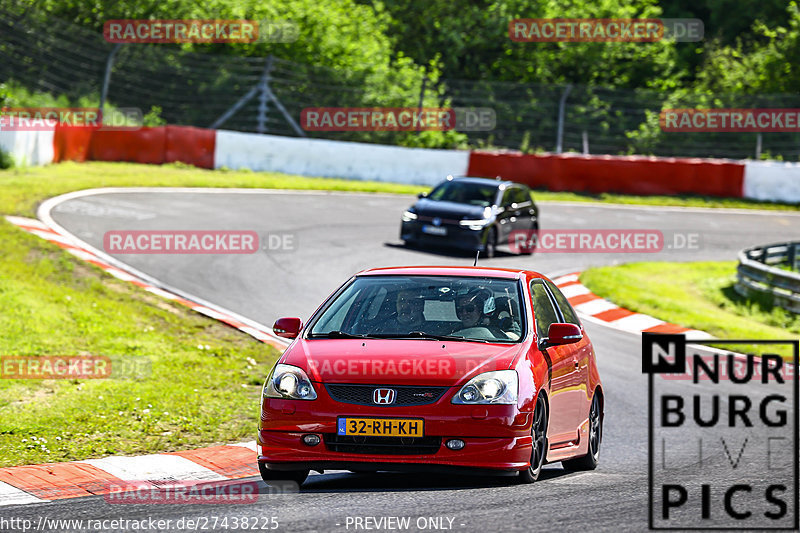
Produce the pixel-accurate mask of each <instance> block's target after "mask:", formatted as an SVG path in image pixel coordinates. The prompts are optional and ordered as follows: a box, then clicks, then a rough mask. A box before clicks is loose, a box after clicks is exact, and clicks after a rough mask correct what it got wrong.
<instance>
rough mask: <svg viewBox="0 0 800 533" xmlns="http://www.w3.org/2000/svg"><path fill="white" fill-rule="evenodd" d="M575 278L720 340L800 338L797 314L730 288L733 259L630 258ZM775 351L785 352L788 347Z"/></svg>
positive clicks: (603, 294) (625, 303) (618, 300)
mask: <svg viewBox="0 0 800 533" xmlns="http://www.w3.org/2000/svg"><path fill="white" fill-rule="evenodd" d="M580 279H581V283H583V284H584V285H586V286H587V287H588V288H589V289H590V290H591V291H592V292H593V293H595V294H597V295H598V296H600V297H602V298H606V299H608V300H610V301H612V302H614V303H615V304H617V305H619V306H620V307H624V308H626V309H630V310H631V311H636V312H639V313H645V314H648V315H651V316H654V317H656V318H659V319H661V320H665V321H667V322H671V323H673V324H679V325H681V326H685V327H688V328H693V329H699V330H702V331H706V332H708V333H710V334H711V335H713V336H715V337H718V338H720V339H725V338H729V339H798V338H800V316H798V315H794V314H792V313H790V312H789V311H786V310H784V309H782V308H780V307H774V306H772V305H771V303H770V302H768V301H767V300H766V299H764V300H748V299H746V298H743V297H742V296H740V295H739V294H738V293H737V292H736V291H735V290H734V288H733V286H734V283H735V280H736V262H735V261H719V262H717V261H708V262H698V263H666V262H645V263H630V264H626V265H619V266H610V267H598V268H590V269H588V270H586V271H585V272H583V273H582V274H581V278H580ZM729 348H730V346H729ZM755 348H758V349H756V350H755V351H757V352H759V351H763V348H760V347H755ZM741 349H743V348H741ZM770 351H774V350H770ZM780 353H781V354H782V355H784V356H788V355H789V354H790V351H789V350H788V349H787V350H780Z"/></svg>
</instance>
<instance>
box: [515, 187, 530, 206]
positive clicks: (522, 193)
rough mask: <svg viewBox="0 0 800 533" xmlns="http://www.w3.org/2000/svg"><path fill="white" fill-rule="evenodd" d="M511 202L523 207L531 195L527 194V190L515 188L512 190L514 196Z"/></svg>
mask: <svg viewBox="0 0 800 533" xmlns="http://www.w3.org/2000/svg"><path fill="white" fill-rule="evenodd" d="M512 201H513V202H516V203H517V204H520V205H523V204H527V203H528V202H530V201H531V195H530V193H529V192H528V189H523V188H521V187H517V188H515V189H514V196H513V198H512Z"/></svg>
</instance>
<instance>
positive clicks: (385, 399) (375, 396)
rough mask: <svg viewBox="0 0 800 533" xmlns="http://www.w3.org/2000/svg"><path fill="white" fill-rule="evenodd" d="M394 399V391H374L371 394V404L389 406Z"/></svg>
mask: <svg viewBox="0 0 800 533" xmlns="http://www.w3.org/2000/svg"><path fill="white" fill-rule="evenodd" d="M396 397H397V392H395V390H394V389H375V391H374V392H373V393H372V402H373V403H376V404H378V405H389V404H393V403H394V400H395V398H396Z"/></svg>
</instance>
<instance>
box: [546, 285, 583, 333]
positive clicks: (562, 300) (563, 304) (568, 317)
mask: <svg viewBox="0 0 800 533" xmlns="http://www.w3.org/2000/svg"><path fill="white" fill-rule="evenodd" d="M546 283H547V286H548V287H549V288H550V291H551V292H552V293H553V296H554V297H555V299H556V302H557V303H558V307H559V308H560V309H561V314H562V315H564V321H565V322H569V323H570V324H575V325H576V326H580V325H581V321H580V320H578V315H577V313H575V310H574V309H573V308H572V306H571V305H570V303H569V301H568V300H567V297H566V296H564V294H562V292H561V291H560V290H559V289H558V287H556V285H555V283H553V282H552V281H547V282H546Z"/></svg>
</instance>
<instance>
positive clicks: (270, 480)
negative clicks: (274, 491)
mask: <svg viewBox="0 0 800 533" xmlns="http://www.w3.org/2000/svg"><path fill="white" fill-rule="evenodd" d="M258 471H259V472H260V473H261V479H263V480H264V482H265V483H267V484H269V485H274V484H276V483H281V482H286V481H293V482H295V483H297V485H298V486H299V485H302V484H303V481H305V480H306V478H307V477H308V470H269V469H268V468H267V465H266V464H264V463H258Z"/></svg>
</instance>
